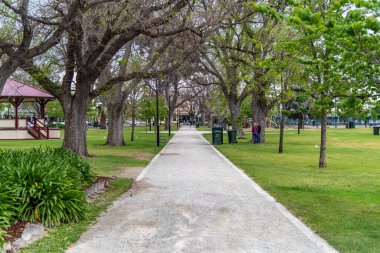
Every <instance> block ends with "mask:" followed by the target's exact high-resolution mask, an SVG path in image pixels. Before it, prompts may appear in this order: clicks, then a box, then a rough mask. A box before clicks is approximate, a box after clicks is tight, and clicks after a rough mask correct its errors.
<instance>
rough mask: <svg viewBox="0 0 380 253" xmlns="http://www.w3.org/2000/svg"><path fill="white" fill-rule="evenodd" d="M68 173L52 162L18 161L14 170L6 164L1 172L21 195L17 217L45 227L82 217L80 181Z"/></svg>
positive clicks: (83, 204)
mask: <svg viewBox="0 0 380 253" xmlns="http://www.w3.org/2000/svg"><path fill="white" fill-rule="evenodd" d="M53 165H55V167H53ZM67 172H68V170H65V168H64V167H58V166H56V164H54V162H46V163H44V164H34V163H33V161H21V162H20V163H19V165H18V167H17V168H16V169H15V168H14V167H5V168H4V170H3V173H4V175H5V176H6V177H7V179H8V181H9V182H11V187H12V188H13V189H14V190H15V193H16V194H17V196H18V197H19V198H20V201H19V202H18V204H17V205H16V207H17V208H18V218H19V219H20V220H22V221H31V222H37V221H39V222H41V223H42V224H43V225H45V226H48V227H52V226H57V225H59V224H61V223H67V222H74V221H78V220H79V219H81V218H84V215H85V213H86V210H87V203H86V200H85V193H84V191H83V189H82V186H81V184H80V181H78V180H77V179H75V178H71V176H70V174H69V173H67Z"/></svg>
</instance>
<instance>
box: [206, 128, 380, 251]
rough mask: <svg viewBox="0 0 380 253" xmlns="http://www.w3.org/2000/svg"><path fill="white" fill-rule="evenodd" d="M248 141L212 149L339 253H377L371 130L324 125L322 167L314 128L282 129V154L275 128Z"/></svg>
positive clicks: (378, 172) (378, 189) (377, 196)
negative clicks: (264, 140)
mask: <svg viewBox="0 0 380 253" xmlns="http://www.w3.org/2000/svg"><path fill="white" fill-rule="evenodd" d="M205 137H206V138H207V139H208V140H210V139H211V135H210V134H206V135H205ZM225 138H227V136H225ZM248 139H249V138H248ZM248 139H247V140H241V141H239V140H238V141H239V143H238V144H232V145H220V146H216V147H217V149H218V150H220V151H221V152H222V153H223V154H224V155H225V156H226V157H228V158H229V159H230V160H231V161H232V162H233V163H234V164H236V165H237V166H238V167H239V168H241V169H243V170H244V171H245V172H246V173H247V174H248V175H249V176H250V177H251V178H253V179H254V180H255V181H256V182H257V183H258V184H259V185H260V186H261V187H263V188H264V189H265V190H266V191H268V192H269V193H270V194H271V195H272V196H274V197H275V198H276V199H277V200H278V201H279V202H281V203H282V204H283V205H285V206H286V207H287V208H288V209H289V210H290V211H291V212H293V213H294V214H295V215H296V216H297V217H299V218H300V219H301V220H303V221H304V222H305V223H306V224H308V225H309V226H310V227H311V228H312V229H313V230H314V231H316V232H317V233H318V234H320V235H321V236H322V237H323V238H325V239H326V240H327V241H328V242H329V243H331V244H332V245H333V246H334V247H335V248H336V249H338V250H339V251H341V252H379V249H380V229H379V228H380V149H379V147H380V137H379V136H374V135H373V134H372V129H348V130H346V129H329V130H328V145H327V164H328V168H327V169H324V170H321V169H318V157H319V148H318V146H319V140H320V132H319V131H316V130H305V131H302V133H301V135H298V134H297V131H294V130H288V131H286V132H285V140H284V141H285V145H284V150H285V153H283V154H278V153H277V150H278V139H279V133H278V131H268V132H267V143H265V144H251V143H248Z"/></svg>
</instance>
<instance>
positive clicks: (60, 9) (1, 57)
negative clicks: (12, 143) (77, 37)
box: [0, 0, 81, 93]
mask: <svg viewBox="0 0 380 253" xmlns="http://www.w3.org/2000/svg"><path fill="white" fill-rule="evenodd" d="M80 2H81V1H79V0H75V1H71V2H70V3H67V4H66V3H60V1H55V0H54V1H49V3H43V4H42V3H36V2H33V5H32V6H31V5H30V1H29V0H20V1H15V3H12V2H10V1H2V2H0V73H1V75H0V93H1V91H2V90H3V87H4V84H5V82H6V80H7V79H8V78H9V77H10V76H11V75H12V74H13V73H14V72H15V71H16V70H17V68H19V67H21V65H22V64H24V63H25V61H26V60H28V59H33V58H34V57H36V56H38V55H41V54H43V53H45V52H46V51H48V50H49V49H50V48H52V47H53V46H55V45H57V44H58V43H59V42H60V38H61V36H62V34H63V32H64V31H65V29H66V28H67V27H68V26H69V25H70V23H71V22H73V20H74V19H75V17H76V15H77V13H78V12H77V11H78V8H79V5H80Z"/></svg>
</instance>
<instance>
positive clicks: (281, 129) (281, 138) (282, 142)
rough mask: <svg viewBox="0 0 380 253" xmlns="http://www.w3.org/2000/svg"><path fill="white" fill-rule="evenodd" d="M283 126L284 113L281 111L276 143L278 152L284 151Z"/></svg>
mask: <svg viewBox="0 0 380 253" xmlns="http://www.w3.org/2000/svg"><path fill="white" fill-rule="evenodd" d="M284 127H285V115H284V113H281V122H280V143H279V145H278V153H284Z"/></svg>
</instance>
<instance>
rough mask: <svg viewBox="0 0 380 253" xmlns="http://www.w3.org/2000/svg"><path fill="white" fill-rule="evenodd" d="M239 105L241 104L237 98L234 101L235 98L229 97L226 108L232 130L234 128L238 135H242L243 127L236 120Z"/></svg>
mask: <svg viewBox="0 0 380 253" xmlns="http://www.w3.org/2000/svg"><path fill="white" fill-rule="evenodd" d="M240 106H241V101H239V100H238V101H236V100H233V99H230V100H229V101H228V108H229V110H230V114H231V125H232V130H236V132H237V134H238V135H243V128H242V126H241V125H240V124H239V122H238V119H239V114H240Z"/></svg>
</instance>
